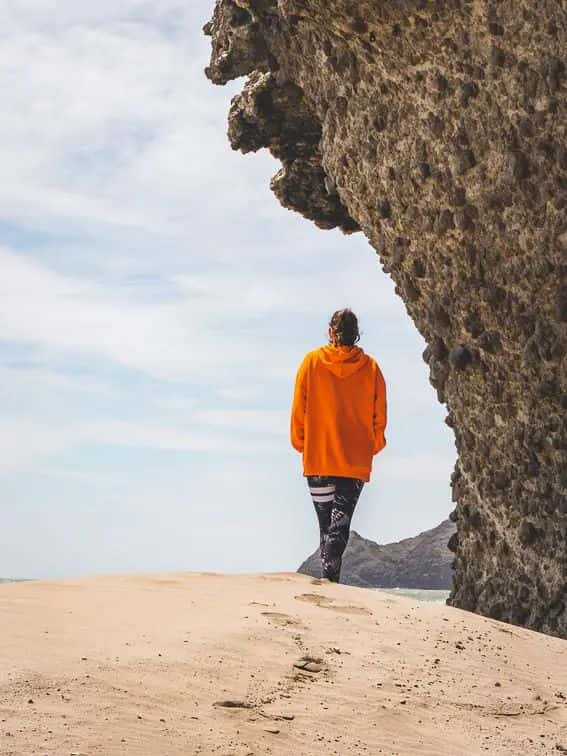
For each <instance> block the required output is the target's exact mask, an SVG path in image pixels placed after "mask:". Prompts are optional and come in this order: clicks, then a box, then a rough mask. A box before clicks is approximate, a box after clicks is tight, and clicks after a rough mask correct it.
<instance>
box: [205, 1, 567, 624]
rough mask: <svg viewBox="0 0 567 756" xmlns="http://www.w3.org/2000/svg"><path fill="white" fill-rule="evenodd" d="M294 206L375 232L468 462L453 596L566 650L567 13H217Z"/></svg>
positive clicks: (221, 64)
mask: <svg viewBox="0 0 567 756" xmlns="http://www.w3.org/2000/svg"><path fill="white" fill-rule="evenodd" d="M205 33H207V34H209V35H210V36H211V37H212V58H211V64H210V67H209V68H208V69H207V71H206V73H207V75H208V76H209V78H210V79H211V80H212V81H213V82H215V83H217V84H223V83H225V82H226V81H228V80H229V79H233V78H235V77H239V76H243V75H247V76H248V77H249V78H248V81H247V83H246V84H245V86H244V91H243V93H242V95H240V96H237V97H235V98H234V99H233V101H232V105H231V109H230V115H229V138H230V141H231V144H232V146H233V147H234V148H235V149H240V150H242V151H243V152H248V151H251V150H252V151H254V150H257V149H259V148H261V147H267V148H268V149H269V150H270V151H271V152H272V154H273V155H274V156H276V157H277V158H279V159H280V160H281V162H282V168H281V170H280V171H279V172H278V173H277V174H276V176H274V178H273V180H272V188H273V191H274V192H275V194H276V195H277V197H278V198H279V200H280V201H281V203H282V204H283V205H284V206H285V207H288V208H290V209H293V210H297V211H299V212H300V213H302V214H303V215H304V216H306V217H307V218H310V219H311V220H313V221H314V222H315V223H316V224H317V225H319V226H320V227H322V228H331V227H337V226H338V227H340V228H342V229H343V230H344V231H345V232H346V233H351V232H354V231H356V230H358V229H361V230H362V231H363V232H364V234H365V235H366V236H367V237H368V239H369V240H370V242H371V243H372V245H373V247H374V248H375V250H376V252H377V255H378V260H379V262H380V264H381V266H382V268H383V270H385V271H386V272H387V273H388V274H389V275H390V276H391V277H392V278H393V280H394V281H395V283H396V290H397V292H398V293H399V295H400V296H401V297H402V298H403V300H404V302H405V305H406V308H407V312H408V314H409V315H410V317H411V318H412V319H413V320H414V322H415V324H416V326H417V328H418V329H419V331H420V333H421V334H422V335H423V337H424V338H425V339H426V341H427V343H428V347H427V349H426V350H425V352H424V355H423V356H424V359H425V360H426V361H427V363H428V364H429V367H430V376H431V382H432V384H433V386H434V387H435V388H436V390H437V393H438V397H439V400H440V401H441V402H444V403H445V404H446V405H447V408H448V414H447V419H446V422H447V424H448V425H449V426H450V427H452V428H453V429H454V433H455V440H456V445H457V449H458V452H459V459H458V462H457V464H456V467H455V470H454V473H453V476H452V481H451V485H452V488H453V500H454V501H455V503H456V506H455V510H454V512H453V513H452V515H451V517H452V519H453V520H454V521H455V523H456V525H457V527H458V539H457V538H455V539H454V540H453V543H452V544H451V545H452V548H453V549H454V550H455V559H454V570H455V572H454V586H453V589H452V592H451V595H450V598H449V599H448V602H449V603H450V604H452V605H454V606H458V607H460V608H463V609H469V610H472V611H475V612H479V613H482V614H485V615H489V616H491V617H495V618H499V619H502V620H506V621H509V622H512V623H516V624H523V625H526V626H528V627H531V628H535V629H538V630H541V631H544V632H547V633H551V634H556V635H560V636H563V637H567V606H566V604H567V596H566V587H567V549H566V542H567V465H566V449H567V428H566V423H565V410H566V409H567V376H566V371H565V363H566V357H565V355H566V352H567V260H566V250H567V222H566V217H565V208H566V205H567V145H566V139H565V131H566V128H567V120H566V111H567V94H566V66H565V63H566V60H565V59H566V57H567V2H566V1H565V0H501V2H493V1H491V0H446V2H442V3H441V2H428V1H426V0H359V1H358V2H352V1H351V0H218V2H217V4H216V7H215V10H214V16H213V19H212V21H211V22H209V23H208V24H207V25H206V26H205Z"/></svg>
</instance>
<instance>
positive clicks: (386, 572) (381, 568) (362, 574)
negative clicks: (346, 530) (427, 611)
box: [297, 520, 456, 589]
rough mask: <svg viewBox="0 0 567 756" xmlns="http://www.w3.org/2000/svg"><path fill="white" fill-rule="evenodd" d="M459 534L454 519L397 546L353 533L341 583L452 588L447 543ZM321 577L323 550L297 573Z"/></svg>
mask: <svg viewBox="0 0 567 756" xmlns="http://www.w3.org/2000/svg"><path fill="white" fill-rule="evenodd" d="M455 532H456V528H455V525H454V524H453V523H452V522H451V521H450V520H444V521H443V522H442V523H441V524H440V525H437V527H436V528H431V530H425V531H424V532H423V533H419V534H418V535H416V536H413V537H412V538H404V539H403V540H402V541H398V542H397V543H385V544H378V543H375V542H374V541H370V540H368V539H367V538H362V537H361V536H360V535H359V534H358V533H357V532H356V531H355V530H351V531H350V536H349V540H348V546H347V548H346V551H345V553H344V557H343V565H342V570H341V583H345V584H347V585H357V586H359V587H361V588H423V589H436V588H438V589H441V588H445V589H449V588H450V587H451V583H452V576H453V570H452V568H451V561H452V559H453V554H452V553H451V551H450V550H449V549H448V548H447V542H448V540H449V539H450V538H451V536H452V535H453V534H454V533H455ZM297 571H298V572H301V573H303V574H305V575H312V576H313V577H321V558H320V555H319V549H317V550H316V551H314V552H313V554H311V556H309V557H307V559H306V560H305V561H304V562H303V564H302V565H301V566H300V567H299V569H298V570H297Z"/></svg>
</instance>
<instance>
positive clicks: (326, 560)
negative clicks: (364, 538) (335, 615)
mask: <svg viewBox="0 0 567 756" xmlns="http://www.w3.org/2000/svg"><path fill="white" fill-rule="evenodd" d="M306 477H307V485H308V486H309V493H310V494H311V498H312V499H313V505H314V507H315V512H316V513H317V519H318V520H319V534H320V543H321V568H322V576H323V577H325V578H328V579H329V580H331V581H332V582H334V583H338V582H339V578H340V574H341V565H342V558H343V552H344V550H345V548H346V545H347V543H348V537H349V533H350V521H351V518H352V515H353V512H354V508H355V506H356V503H357V501H358V497H359V496H360V492H361V491H362V487H363V486H364V483H365V481H363V480H359V479H358V478H344V477H340V476H337V475H332V476H329V475H325V476H323V475H308V476H306Z"/></svg>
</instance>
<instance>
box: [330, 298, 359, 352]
mask: <svg viewBox="0 0 567 756" xmlns="http://www.w3.org/2000/svg"><path fill="white" fill-rule="evenodd" d="M329 325H330V327H331V328H332V329H333V334H334V343H335V344H344V345H345V346H353V345H354V344H356V342H357V341H359V340H360V333H359V331H358V318H357V317H356V315H355V314H354V312H353V311H352V310H351V309H350V307H345V308H344V309H343V310H336V312H334V313H333V314H332V316H331V320H330V321H329Z"/></svg>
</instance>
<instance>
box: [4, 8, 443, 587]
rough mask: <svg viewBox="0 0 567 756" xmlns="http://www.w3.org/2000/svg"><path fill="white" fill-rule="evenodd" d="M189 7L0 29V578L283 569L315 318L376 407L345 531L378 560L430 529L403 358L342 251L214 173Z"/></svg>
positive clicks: (247, 170)
mask: <svg viewBox="0 0 567 756" xmlns="http://www.w3.org/2000/svg"><path fill="white" fill-rule="evenodd" d="M211 7H212V0H206V1H205V0H194V2H192V3H187V2H186V0H183V2H181V1H178V0H160V2H159V3H148V2H139V1H136V0H112V2H111V0H99V1H98V2H97V3H96V4H86V3H77V2H76V1H75V2H71V0H57V2H55V0H25V1H24V0H12V1H11V2H10V3H6V4H4V5H3V6H2V9H1V10H0V37H1V42H2V44H1V45H0V94H1V97H2V101H3V104H4V114H5V115H4V117H3V119H2V120H1V121H0V157H1V164H2V167H3V180H2V182H1V185H0V269H1V271H2V276H1V278H0V452H1V454H0V507H1V516H2V528H1V531H0V577H63V576H72V575H82V574H92V573H101V572H106V573H117V572H125V571H132V570H139V571H156V570H214V571H217V570H218V571H221V570H222V571H229V572H250V571H258V570H266V571H272V570H294V569H296V568H297V566H298V564H299V563H300V562H301V561H302V559H303V558H304V557H305V556H306V555H307V554H308V553H310V552H311V551H312V550H313V549H314V548H315V547H316V545H317V531H316V518H315V514H314V511H313V507H312V504H311V501H310V499H309V496H308V492H307V486H306V481H305V479H304V478H303V477H302V470H301V458H300V455H299V454H298V453H297V452H296V451H295V450H294V449H292V447H291V445H290V443H289V410H290V406H291V396H292V391H293V380H294V377H295V373H296V370H297V366H298V364H299V362H300V361H301V359H302V357H303V355H304V354H305V352H306V351H308V350H310V349H313V348H315V347H316V346H319V345H322V344H324V343H325V342H326V325H327V321H328V318H329V316H330V314H331V313H332V312H333V311H334V310H336V309H338V308H340V307H347V306H348V307H352V308H353V309H354V310H355V312H356V313H357V314H358V317H359V322H360V327H361V331H362V339H361V342H360V346H362V347H363V348H364V349H365V351H367V352H368V353H370V354H372V355H373V356H374V357H375V358H376V359H377V360H378V362H379V364H380V366H381V368H382V370H383V373H384V375H385V378H386V381H387V385H388V405H389V427H388V429H387V434H386V436H387V439H388V446H387V448H386V450H384V452H382V453H381V454H380V455H379V456H378V457H376V458H375V462H374V471H373V475H372V480H371V482H370V483H368V484H367V485H366V486H365V488H364V490H363V493H362V496H361V499H360V504H359V507H358V509H357V512H356V513H355V517H354V520H353V527H354V528H355V529H356V530H357V531H359V532H360V533H361V534H362V535H364V536H366V537H368V538H373V539H375V540H377V541H378V542H380V543H384V542H387V541H390V540H397V539H399V538H402V537H406V536H410V535H414V534H416V533H418V532H420V531H421V530H424V529H426V528H429V527H432V526H434V525H436V524H438V523H439V522H440V521H441V520H442V519H443V518H444V517H446V516H447V514H448V512H449V511H450V509H451V502H450V489H449V484H448V480H449V476H450V473H451V471H452V467H453V464H454V459H455V448H454V443H453V439H452V435H451V433H450V431H449V429H448V428H447V427H446V426H445V425H444V424H443V422H442V421H443V418H444V416H445V410H444V408H443V407H442V406H441V405H439V404H438V403H437V399H436V395H435V392H434V390H433V389H432V387H431V386H430V385H429V383H428V380H427V369H426V366H425V364H424V363H423V361H422V359H421V352H422V350H423V348H424V346H425V345H424V343H423V340H422V339H421V337H420V336H419V334H418V333H417V331H416V329H415V328H414V326H413V324H412V323H411V321H410V319H409V317H408V316H407V314H406V311H405V307H404V305H403V303H402V302H401V300H400V299H399V298H397V297H396V295H395V294H394V290H393V283H392V281H391V280H390V278H389V277H388V276H387V275H386V274H384V273H383V271H382V269H381V267H380V265H379V262H378V258H377V257H376V254H375V252H374V250H373V249H372V248H371V247H370V245H369V244H368V243H367V241H366V240H365V238H364V237H363V236H362V235H361V234H356V235H354V236H350V237H345V236H343V235H342V234H341V233H340V232H338V231H321V230H319V229H317V228H315V227H314V226H313V225H311V224H310V223H309V222H308V221H306V220H304V219H302V218H301V217H300V216H298V215H296V214H293V213H290V212H288V211H286V210H284V209H283V208H281V207H280V205H279V204H278V203H277V202H276V200H275V199H274V197H273V196H272V194H271V192H270V190H269V188H268V182H269V178H270V176H271V175H272V174H273V173H274V172H275V171H276V170H277V167H278V166H277V164H276V163H275V161H274V160H273V159H271V158H270V156H269V155H267V154H265V153H260V154H257V155H249V156H246V157H245V156H242V155H240V154H239V153H234V152H232V151H231V149H230V147H229V145H228V141H227V139H226V116H227V112H228V107H229V102H230V97H231V96H232V95H233V94H234V93H235V92H237V91H238V90H239V88H240V87H241V82H236V83H234V84H233V85H231V86H227V87H224V88H217V87H214V86H212V85H211V84H210V83H209V82H208V81H207V80H206V79H205V77H204V75H203V68H204V66H205V65H207V62H208V54H209V48H208V40H207V39H206V38H205V37H203V36H202V34H201V27H202V25H203V23H204V22H205V21H206V20H208V17H209V15H210V10H211Z"/></svg>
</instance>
